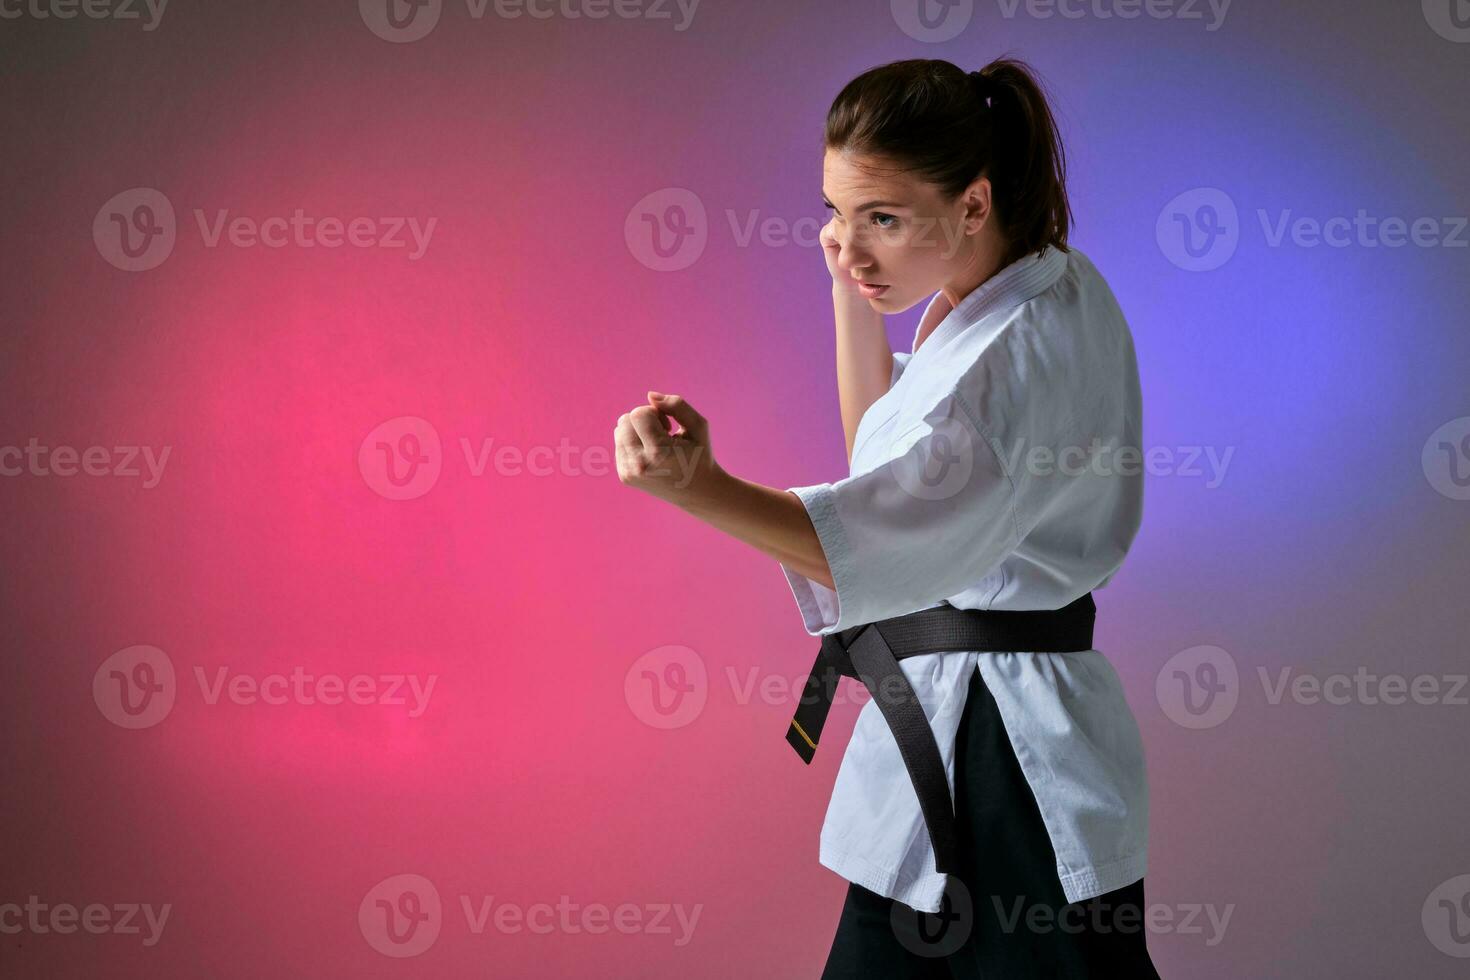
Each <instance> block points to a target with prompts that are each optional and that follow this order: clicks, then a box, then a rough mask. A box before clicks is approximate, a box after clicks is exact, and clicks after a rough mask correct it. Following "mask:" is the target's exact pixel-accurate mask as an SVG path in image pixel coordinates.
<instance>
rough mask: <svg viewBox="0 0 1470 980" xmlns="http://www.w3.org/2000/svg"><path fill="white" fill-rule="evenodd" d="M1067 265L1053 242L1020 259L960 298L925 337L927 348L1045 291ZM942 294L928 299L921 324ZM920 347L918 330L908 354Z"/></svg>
mask: <svg viewBox="0 0 1470 980" xmlns="http://www.w3.org/2000/svg"><path fill="white" fill-rule="evenodd" d="M1066 268H1067V256H1066V255H1065V254H1064V253H1063V252H1061V251H1060V250H1058V249H1056V248H1054V247H1052V246H1050V245H1048V246H1047V247H1046V248H1045V249H1043V250H1042V252H1041V254H1040V255H1038V254H1037V253H1035V252H1031V253H1029V254H1028V255H1026V256H1024V257H1023V258H1019V259H1017V260H1016V261H1014V262H1012V263H1011V264H1010V265H1008V266H1006V267H1005V268H1004V269H1001V270H1000V271H999V272H997V273H996V274H995V275H993V276H991V277H990V278H989V279H987V280H985V281H984V282H982V283H981V284H980V285H979V286H977V287H975V288H974V289H973V290H971V291H970V293H969V295H967V296H965V297H964V298H963V299H961V300H960V305H959V306H956V307H955V308H954V309H952V310H950V311H949V315H947V316H946V317H945V318H944V319H943V320H941V321H940V322H939V325H938V326H937V327H935V328H934V332H933V333H931V334H930V335H929V336H928V337H926V338H924V343H923V347H924V349H925V350H929V349H931V348H933V349H935V350H937V349H939V348H940V347H943V346H944V345H945V344H947V343H949V342H950V341H951V340H953V339H954V338H955V337H956V336H957V335H959V334H960V333H962V332H963V331H964V330H965V329H966V328H967V327H970V326H972V325H973V324H975V323H977V322H979V321H980V319H981V318H983V317H986V316H989V315H990V314H991V313H995V312H996V311H998V310H1008V309H1011V308H1012V307H1016V306H1020V305H1021V304H1022V303H1024V302H1026V301H1027V300H1029V299H1032V298H1034V297H1036V296H1038V295H1040V294H1041V293H1044V292H1046V290H1048V289H1050V288H1051V286H1052V284H1053V283H1055V282H1056V281H1057V280H1058V279H1060V278H1061V276H1062V273H1063V272H1064V271H1065V270H1066ZM943 295H944V294H943V293H935V294H934V298H933V299H931V300H929V306H928V307H926V308H925V310H924V313H925V316H924V317H920V319H919V323H920V324H922V323H923V322H924V320H925V319H926V318H927V316H928V312H929V309H930V308H932V307H933V306H934V304H935V303H937V302H938V301H939V299H940V297H942V296H943ZM919 346H920V345H919V332H918V330H915V331H914V340H913V343H911V344H910V345H909V353H910V354H911V355H917V354H918V348H919Z"/></svg>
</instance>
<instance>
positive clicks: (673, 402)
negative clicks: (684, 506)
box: [613, 391, 723, 504]
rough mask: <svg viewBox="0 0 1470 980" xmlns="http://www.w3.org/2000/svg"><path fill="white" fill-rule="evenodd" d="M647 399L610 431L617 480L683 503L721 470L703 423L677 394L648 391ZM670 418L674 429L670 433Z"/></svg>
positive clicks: (663, 498)
mask: <svg viewBox="0 0 1470 980" xmlns="http://www.w3.org/2000/svg"><path fill="white" fill-rule="evenodd" d="M648 402H649V404H647V405H639V406H638V407H637V408H635V409H633V410H632V411H630V412H626V413H624V414H623V415H621V416H619V417H618V424H617V428H615V429H613V447H614V448H613V452H614V456H615V458H616V460H617V465H618V480H619V482H621V483H622V484H623V485H624V486H629V487H635V488H637V489H639V490H642V491H644V492H645V493H649V494H652V495H653V496H655V497H658V498H659V499H660V500H667V501H669V502H670V503H675V504H680V503H685V502H686V501H687V500H688V499H692V498H693V496H694V495H695V494H696V493H698V492H699V491H701V490H702V489H704V488H705V487H707V486H708V485H709V484H710V483H711V482H712V478H713V477H715V476H717V475H721V474H722V473H723V471H722V470H721V469H720V467H719V465H718V464H717V463H716V462H715V457H714V452H713V451H712V450H711V449H710V439H709V422H708V421H707V420H706V419H705V417H704V416H703V415H700V414H699V413H698V412H696V411H695V410H694V406H692V405H690V404H689V403H688V402H686V401H685V400H684V399H683V398H681V397H680V396H678V395H665V394H661V393H659V392H657V391H650V392H649V393H648ZM671 419H672V420H673V421H674V422H678V423H679V426H680V431H678V432H674V431H673V429H672V423H671V421H670V420H671Z"/></svg>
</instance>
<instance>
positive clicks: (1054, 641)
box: [786, 592, 1097, 874]
mask: <svg viewBox="0 0 1470 980" xmlns="http://www.w3.org/2000/svg"><path fill="white" fill-rule="evenodd" d="M1096 616H1097V606H1096V605H1094V604H1093V601H1092V593H1091V592H1088V593H1086V594H1085V595H1083V596H1082V597H1081V598H1079V599H1077V600H1075V601H1074V602H1071V603H1069V604H1068V605H1066V606H1064V607H1062V608H1061V609H1037V610H996V609H987V610H982V609H956V608H955V607H954V606H951V605H948V604H946V605H942V606H935V607H933V608H931V609H920V610H918V611H917V612H911V613H908V614H907V615H904V616H895V617H893V618H892V619H880V620H878V621H876V622H873V623H864V624H862V625H860V626H853V627H849V628H848V629H845V630H841V631H839V632H836V633H828V634H827V635H826V636H823V637H822V647H821V650H819V651H818V653H817V662H816V663H815V664H814V665H813V666H812V672H811V675H810V676H808V677H807V679H806V685H805V686H804V688H803V689H802V693H801V701H800V702H799V703H798V706H797V709H796V717H794V718H792V719H791V725H790V727H788V729H787V731H786V741H788V742H790V743H791V747H792V748H794V749H796V754H797V755H799V756H801V761H802V762H805V763H810V762H811V761H812V758H813V757H814V756H815V755H816V754H817V743H818V742H819V741H821V738H822V726H823V725H824V724H826V721H827V712H828V710H830V709H831V707H832V696H833V693H834V692H835V691H836V689H837V680H838V678H839V677H852V678H854V679H856V680H860V681H862V682H863V686H864V687H866V688H867V689H868V690H869V692H871V693H872V695H873V700H875V701H877V702H878V709H879V710H880V711H882V712H883V718H884V720H886V721H887V722H888V727H889V728H890V729H892V731H893V736H894V738H895V739H896V740H897V742H898V750H899V752H900V753H901V754H902V755H903V764H904V766H905V767H906V768H907V769H908V771H909V778H910V779H911V780H913V784H914V792H915V793H917V794H918V796H919V808H920V810H922V811H923V814H924V823H925V824H927V825H928V827H929V840H930V841H931V842H932V843H933V845H934V870H935V871H937V872H939V873H940V874H952V873H953V872H954V871H955V870H956V867H957V863H956V850H957V847H958V844H957V841H958V836H957V834H956V831H955V817H954V804H953V803H952V802H951V800H950V795H949V779H948V778H947V777H946V776H945V772H944V760H943V759H941V758H940V755H939V746H938V744H937V743H936V742H935V741H934V731H933V729H931V728H930V727H929V720H928V718H927V717H926V716H925V714H924V708H923V706H922V705H920V704H919V697H918V695H917V694H916V693H914V688H913V685H911V684H910V683H909V681H908V678H907V677H906V676H905V675H904V672H903V669H902V668H900V667H899V666H898V662H899V661H900V660H903V659H904V658H906V657H917V656H919V655H921V654H926V653H945V652H964V651H969V650H979V651H1024V652H1027V653H1073V652H1078V651H1082V650H1091V649H1092V624H1093V620H1094V619H1095V618H1096Z"/></svg>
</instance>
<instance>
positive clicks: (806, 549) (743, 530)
mask: <svg viewBox="0 0 1470 980" xmlns="http://www.w3.org/2000/svg"><path fill="white" fill-rule="evenodd" d="M890 356H891V355H890ZM690 489H691V491H694V492H692V493H689V494H687V495H685V496H684V497H682V498H681V499H680V500H678V501H677V503H678V504H679V506H680V507H681V508H682V509H683V510H684V511H685V512H687V513H689V514H691V515H692V516H694V517H697V518H699V519H700V520H702V521H704V522H705V523H706V524H709V525H710V526H711V527H714V528H717V529H718V530H720V531H723V532H725V533H726V534H728V535H730V536H731V537H734V538H739V539H740V540H741V541H744V542H745V543H746V544H748V545H751V546H753V547H755V548H758V549H760V550H761V551H763V552H765V553H766V554H768V555H770V556H771V557H772V558H775V559H776V560H777V561H779V562H781V563H782V564H784V565H787V566H789V567H790V568H791V570H792V571H794V572H796V573H798V574H800V575H805V576H806V577H807V578H809V579H811V580H812V581H814V582H818V583H820V584H822V585H825V586H826V587H827V588H829V589H832V588H836V586H835V585H834V584H833V582H832V572H831V569H830V568H829V567H828V565H827V555H826V553H825V552H824V551H823V550H822V542H821V539H819V538H818V537H817V531H816V528H814V527H813V526H812V521H811V517H810V516H808V515H807V512H806V505H805V504H803V503H802V502H801V498H800V497H798V496H797V495H796V494H794V493H792V492H791V491H790V490H780V489H777V488H776V487H767V486H763V485H761V484H759V483H752V482H751V481H749V480H742V479H740V478H739V477H738V476H732V475H730V474H729V473H726V472H725V471H724V470H722V469H718V468H717V469H715V470H714V471H713V473H711V474H710V475H709V477H708V478H707V479H706V480H705V481H702V484H701V485H699V486H698V487H691V488H690Z"/></svg>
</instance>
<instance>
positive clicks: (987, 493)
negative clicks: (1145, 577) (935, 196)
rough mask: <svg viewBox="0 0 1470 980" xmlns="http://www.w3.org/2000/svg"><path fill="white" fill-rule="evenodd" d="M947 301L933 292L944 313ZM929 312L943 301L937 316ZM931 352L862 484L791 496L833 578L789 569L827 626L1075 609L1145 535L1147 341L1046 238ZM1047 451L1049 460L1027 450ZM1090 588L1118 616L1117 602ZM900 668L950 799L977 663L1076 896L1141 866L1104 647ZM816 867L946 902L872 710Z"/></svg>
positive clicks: (941, 335)
mask: <svg viewBox="0 0 1470 980" xmlns="http://www.w3.org/2000/svg"><path fill="white" fill-rule="evenodd" d="M942 301H943V296H942V294H936V295H935V297H934V299H932V300H930V303H929V309H930V310H933V309H934V308H935V304H936V303H939V302H942ZM946 305H947V304H946ZM936 315H937V314H936ZM928 320H929V313H928V311H927V310H926V313H925V319H924V321H921V323H922V322H928ZM918 341H919V338H918V334H917V333H916V334H915V337H914V342H915V345H916V349H911V350H910V352H909V353H895V354H894V355H893V359H894V364H893V375H892V382H891V387H890V389H889V391H888V392H886V393H885V394H884V395H883V396H882V397H880V398H879V399H878V400H877V401H876V402H874V403H873V404H872V406H871V407H869V408H868V410H867V412H866V414H864V415H863V417H862V420H861V421H860V423H859V424H858V430H857V434H856V438H855V441H854V446H853V456H852V462H851V466H850V472H851V475H849V476H848V477H847V478H845V479H842V480H839V481H837V482H836V483H824V484H818V485H816V486H809V487H791V488H790V489H791V490H792V491H793V492H795V493H796V494H797V496H799V497H800V498H801V500H802V503H803V504H804V505H805V506H806V509H807V513H808V514H809V515H810V517H811V519H812V523H813V525H814V526H815V527H816V531H817V535H818V537H819V538H820V539H821V543H822V548H823V550H824V551H825V553H826V557H827V561H828V564H829V565H830V566H831V569H832V576H833V581H834V583H835V585H836V590H835V591H834V590H832V589H828V588H827V587H825V586H823V585H821V584H820V583H817V582H814V581H812V580H811V579H809V578H807V577H805V576H803V575H800V574H798V573H796V572H794V571H792V569H791V568H790V567H788V566H786V565H785V564H782V566H781V568H782V570H783V571H784V572H785V574H786V578H787V581H788V582H789V583H790V585H791V591H792V594H793V595H794V596H795V598H796V602H797V605H798V607H799V608H800V610H801V615H802V620H803V622H804V625H805V627H806V630H807V632H808V633H809V634H810V635H812V636H821V635H823V634H827V633H835V632H837V631H839V630H843V629H847V628H848V627H850V626H855V625H858V624H860V623H870V622H873V621H875V620H879V619H884V618H887V617H891V616H900V615H903V614H905V613H909V612H913V611H915V610H918V609H925V608H929V607H932V606H937V605H940V604H941V603H942V602H945V601H947V602H949V603H950V604H951V605H953V606H956V607H958V608H961V609H1059V608H1061V607H1063V606H1065V605H1067V604H1068V603H1069V602H1071V601H1072V600H1074V599H1076V598H1078V597H1080V596H1081V595H1083V594H1084V593H1086V592H1088V591H1090V590H1097V589H1100V588H1101V587H1102V586H1104V585H1106V584H1107V583H1108V581H1109V579H1111V578H1112V576H1113V573H1114V572H1115V571H1117V569H1118V567H1119V565H1120V564H1121V563H1122V561H1123V556H1124V555H1125V554H1126V553H1127V551H1128V547H1129V545H1130V544H1131V543H1132V541H1133V538H1134V535H1135V534H1136V533H1137V530H1138V526H1139V522H1140V520H1141V518H1142V512H1143V474H1142V469H1143V467H1142V456H1141V448H1142V399H1141V394H1140V391H1139V382H1138V368H1137V364H1136V360H1135V355H1134V348H1133V340H1132V336H1131V334H1130V332H1129V329H1128V324H1127V322H1126V320H1125V319H1124V317H1123V314H1122V311H1121V310H1120V309H1119V307H1118V304H1117V301H1116V300H1115V299H1114V297H1113V294H1112V291H1111V290H1110V289H1109V288H1108V285H1107V283H1106V282H1105V281H1104V280H1103V278H1102V277H1101V275H1100V274H1099V273H1098V271H1097V269H1096V268H1095V267H1094V266H1093V264H1092V262H1091V261H1090V260H1089V259H1088V258H1087V257H1086V256H1084V255H1083V254H1082V253H1081V252H1079V251H1078V250H1077V249H1076V248H1072V249H1071V251H1070V252H1066V253H1064V252H1059V251H1057V250H1056V249H1054V248H1047V249H1046V250H1045V251H1044V252H1043V253H1042V254H1041V255H1040V256H1038V255H1036V254H1034V253H1033V254H1032V255H1029V256H1027V257H1026V258H1024V259H1021V260H1019V261H1017V262H1015V263H1012V264H1011V265H1009V266H1007V267H1006V268H1004V269H1002V270H1001V271H1000V272H998V273H997V274H996V275H995V276H993V277H992V278H991V279H989V280H988V281H987V282H985V283H983V284H982V285H981V286H980V287H979V288H977V289H975V290H974V291H973V292H971V293H970V294H969V295H968V296H965V297H963V298H962V299H961V301H960V303H959V306H958V308H956V309H954V310H952V311H951V312H949V314H948V315H946V316H945V317H944V318H943V320H942V321H941V322H940V323H939V325H938V326H937V327H935V329H934V330H933V332H932V333H931V334H930V335H929V336H927V337H926V338H925V339H924V341H923V343H922V344H920V343H919V342H918ZM1035 447H1045V448H1046V449H1048V450H1050V451H1051V453H1052V454H1053V455H1052V457H1051V459H1050V460H1048V459H1047V458H1046V457H1045V456H1040V455H1032V450H1033V448H1035ZM1125 447H1131V449H1130V451H1123V452H1120V450H1124V448H1125ZM1089 449H1091V450H1093V453H1092V456H1091V462H1085V461H1084V457H1083V456H1082V455H1081V453H1082V452H1083V451H1086V450H1089ZM1064 451H1065V452H1064ZM1095 598H1096V599H1097V605H1098V619H1099V621H1100V622H1101V621H1105V620H1107V619H1108V617H1109V616H1110V615H1111V612H1110V609H1109V605H1108V602H1107V600H1106V598H1105V596H1102V595H1100V596H1096V597H1095ZM899 663H900V667H901V668H902V670H903V672H904V674H905V675H906V676H907V677H908V679H909V681H910V683H911V684H912V685H913V686H914V690H915V692H916V693H917V694H918V696H919V699H920V701H921V703H922V704H923V706H924V711H925V714H926V715H927V716H928V718H929V723H930V725H931V727H932V728H933V730H934V737H935V739H936V741H937V742H938V745H939V750H940V754H941V756H942V757H943V759H944V763H945V768H946V770H947V772H948V776H949V784H950V792H951V798H953V792H954V749H955V734H956V730H957V728H958V726H959V722H960V716H961V713H962V712H963V711H964V707H965V700H966V696H967V691H968V685H969V681H970V677H971V675H972V672H973V671H974V670H975V669H976V666H977V665H978V667H979V670H980V673H981V677H982V679H983V680H984V682H985V684H986V686H987V687H988V688H989V689H990V691H991V693H992V695H993V696H994V698H995V702H996V705H997V707H998V708H999V710H1000V715H1001V718H1002V720H1003V721H1004V723H1005V728H1006V731H1007V733H1008V734H1009V736H1010V741H1011V745H1012V746H1013V748H1014V749H1015V752H1016V756H1017V759H1018V760H1019V762H1020V765H1021V769H1022V771H1023V772H1024V774H1025V776H1026V781H1027V782H1028V783H1029V784H1030V787H1031V789H1032V792H1033V793H1034V794H1035V797H1036V802H1037V804H1038V806H1039V809H1040V811H1041V815H1042V819H1043V821H1044V823H1045V824H1046V829H1047V833H1048V835H1049V836H1050V838H1051V842H1052V846H1053V848H1054V849H1055V851H1056V855H1057V875H1058V876H1059V878H1060V881H1061V885H1062V889H1063V891H1064V892H1065V894H1066V897H1067V900H1068V901H1069V902H1078V901H1082V900H1083V899H1086V898H1090V897H1093V896H1095V895H1099V894H1102V893H1103V892H1107V891H1111V890H1113V889H1116V888H1121V887H1123V886H1124V885H1127V884H1131V883H1132V882H1134V881H1137V880H1138V879H1139V878H1142V877H1143V876H1144V872H1145V869H1146V864H1147V843H1148V782H1147V777H1146V775H1145V771H1144V770H1145V767H1144V753H1143V744H1142V740H1141V739H1140V737H1139V732H1138V725H1137V723H1136V721H1135V720H1134V717H1133V713H1132V711H1131V710H1130V709H1129V706H1128V703H1127V701H1126V699H1125V698H1124V694H1123V689H1122V686H1121V684H1120V682H1119V680H1118V676H1117V674H1116V673H1115V672H1114V670H1113V667H1112V665H1111V664H1109V663H1108V660H1107V658H1106V657H1104V656H1103V654H1102V653H1101V652H1099V651H1097V650H1095V649H1094V650H1089V651H1086V652H1077V653H1027V652H1015V653H999V652H967V653H966V652H956V653H935V654H924V655H920V656H916V657H909V658H907V659H904V660H901V661H900V662H899ZM843 683H844V684H854V683H856V682H854V681H851V680H847V681H844V682H843ZM981 846H982V847H983V842H981ZM981 858H982V861H983V852H982V854H981ZM819 860H820V861H821V863H822V864H823V865H824V866H826V867H828V868H830V869H831V870H833V871H835V872H836V873H837V874H839V875H841V876H842V877H843V878H846V879H847V880H849V881H854V882H857V883H858V884H860V885H862V886H864V887H866V888H869V889H871V890H872V891H875V892H878V893H879V894H882V895H886V896H889V897H890V898H895V899H897V900H899V901H901V902H903V903H905V904H907V905H910V906H912V907H914V908H916V909H922V910H925V911H929V912H937V911H939V907H940V898H941V896H942V895H943V893H944V888H945V876H944V875H942V874H937V873H936V872H935V870H934V851H933V848H932V846H931V844H930V841H929V834H928V830H927V828H926V825H925V823H924V817H923V814H922V813H921V812H920V809H919V802H918V797H917V795H916V794H915V792H914V788H913V784H912V782H911V781H910V778H909V774H908V770H907V769H905V768H904V764H903V759H902V757H901V756H900V755H899V751H898V745H897V742H896V741H895V740H894V737H893V734H892V732H891V731H890V730H889V728H888V725H887V723H886V722H885V720H884V718H883V715H882V714H881V712H880V711H879V708H878V705H877V704H876V703H875V702H873V701H871V700H869V701H868V703H866V704H864V705H863V707H862V710H861V712H860V713H859V715H858V720H857V724H856V727H855V728H854V730H853V737H852V739H851V740H850V742H849V743H848V746H847V750H846V753H845V754H844V756H843V758H842V765H841V767H840V769H839V771H838V774H837V780H836V784H835V785H834V787H833V791H832V799H831V803H830V805H829V806H828V809H827V816H826V820H825V822H824V823H823V826H822V831H821V839H820V858H819Z"/></svg>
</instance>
